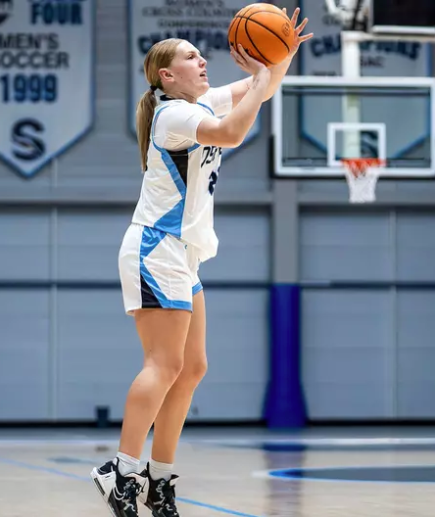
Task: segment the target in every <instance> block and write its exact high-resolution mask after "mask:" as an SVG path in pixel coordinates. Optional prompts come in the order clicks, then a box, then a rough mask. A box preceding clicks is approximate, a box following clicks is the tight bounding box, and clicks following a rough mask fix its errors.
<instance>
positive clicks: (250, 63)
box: [230, 43, 268, 76]
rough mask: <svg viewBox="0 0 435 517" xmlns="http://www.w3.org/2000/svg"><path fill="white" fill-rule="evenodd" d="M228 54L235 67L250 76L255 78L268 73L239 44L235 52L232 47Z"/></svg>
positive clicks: (263, 66)
mask: <svg viewBox="0 0 435 517" xmlns="http://www.w3.org/2000/svg"><path fill="white" fill-rule="evenodd" d="M230 53H231V57H232V58H233V59H234V61H235V63H236V64H237V66H239V67H240V68H241V69H242V70H243V71H244V72H247V73H248V74H250V75H254V76H255V75H258V74H259V73H266V72H267V71H268V69H267V67H266V65H264V64H263V63H261V62H260V61H258V60H257V59H254V58H253V57H251V56H250V55H249V54H248V53H247V52H246V50H245V49H244V48H243V47H242V45H241V44H240V43H239V44H238V46H237V51H236V49H235V48H234V47H231V51H230Z"/></svg>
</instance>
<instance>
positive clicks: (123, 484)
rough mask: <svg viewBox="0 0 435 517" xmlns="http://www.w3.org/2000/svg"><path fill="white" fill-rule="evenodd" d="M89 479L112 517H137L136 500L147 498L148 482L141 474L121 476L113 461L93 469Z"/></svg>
mask: <svg viewBox="0 0 435 517" xmlns="http://www.w3.org/2000/svg"><path fill="white" fill-rule="evenodd" d="M91 478H92V480H93V481H94V484H95V486H96V487H97V488H98V491H99V492H100V494H101V495H102V497H103V499H104V501H105V503H106V504H107V506H108V507H109V509H110V511H111V512H112V514H113V516H114V517H138V512H137V502H136V498H137V497H138V496H139V494H143V496H144V497H146V496H147V493H148V486H149V481H148V478H147V477H146V476H143V475H142V474H135V473H132V474H127V475H126V476H122V475H121V474H120V473H119V471H118V463H117V461H116V460H115V462H113V461H108V462H107V463H106V464H104V465H103V466H102V467H100V468H94V469H93V470H92V472H91Z"/></svg>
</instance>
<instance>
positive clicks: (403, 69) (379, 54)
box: [300, 0, 431, 77]
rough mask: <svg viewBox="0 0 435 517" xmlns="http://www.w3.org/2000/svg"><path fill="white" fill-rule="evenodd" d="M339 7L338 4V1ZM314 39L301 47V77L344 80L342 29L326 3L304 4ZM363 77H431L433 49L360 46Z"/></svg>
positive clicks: (306, 0) (309, 0) (408, 44)
mask: <svg viewBox="0 0 435 517" xmlns="http://www.w3.org/2000/svg"><path fill="white" fill-rule="evenodd" d="M336 2H337V3H338V0H336ZM301 11H302V12H301V17H305V16H306V17H308V18H309V22H308V28H309V32H313V33H314V37H313V38H312V39H311V40H310V41H308V42H307V43H305V44H303V45H301V49H300V53H301V69H300V72H301V75H338V76H341V75H342V72H341V36H340V33H341V25H340V23H339V22H338V21H337V20H335V19H334V18H333V17H332V16H331V15H330V14H329V13H328V11H327V8H326V5H325V0H301ZM360 48H361V75H369V76H375V77H376V76H377V77H384V76H385V77H399V76H411V77H424V76H429V75H430V74H431V65H430V59H431V58H430V45H429V44H423V43H419V42H414V41H400V42H399V41H368V42H365V43H362V44H361V45H360Z"/></svg>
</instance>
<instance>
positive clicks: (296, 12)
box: [290, 7, 301, 27]
mask: <svg viewBox="0 0 435 517" xmlns="http://www.w3.org/2000/svg"><path fill="white" fill-rule="evenodd" d="M300 12H301V10H300V8H299V7H296V9H295V12H294V13H293V16H292V18H291V20H290V23H291V24H292V26H293V27H296V23H297V21H298V16H299V13H300Z"/></svg>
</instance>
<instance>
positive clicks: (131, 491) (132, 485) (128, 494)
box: [123, 479, 142, 502]
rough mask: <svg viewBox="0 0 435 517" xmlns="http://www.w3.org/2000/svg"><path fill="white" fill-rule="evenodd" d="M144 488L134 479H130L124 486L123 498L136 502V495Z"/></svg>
mask: <svg viewBox="0 0 435 517" xmlns="http://www.w3.org/2000/svg"><path fill="white" fill-rule="evenodd" d="M141 490H142V488H141V487H140V486H139V484H138V483H136V482H135V481H134V480H133V479H131V480H130V481H128V482H127V483H126V484H125V487H124V493H123V498H125V499H128V500H130V501H134V502H136V497H137V496H138V494H139V493H140V491H141Z"/></svg>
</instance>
